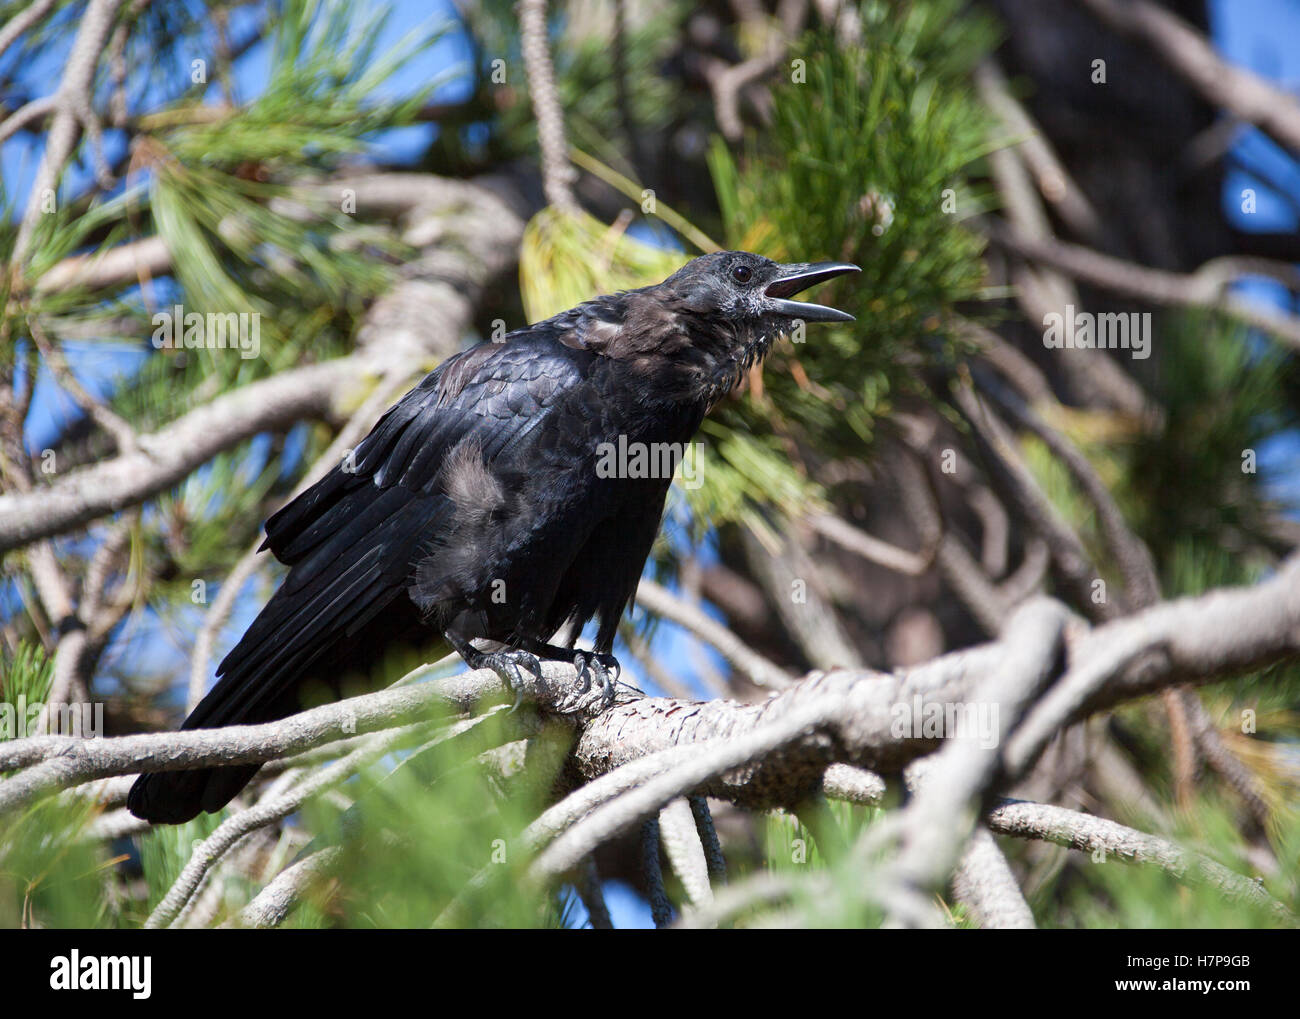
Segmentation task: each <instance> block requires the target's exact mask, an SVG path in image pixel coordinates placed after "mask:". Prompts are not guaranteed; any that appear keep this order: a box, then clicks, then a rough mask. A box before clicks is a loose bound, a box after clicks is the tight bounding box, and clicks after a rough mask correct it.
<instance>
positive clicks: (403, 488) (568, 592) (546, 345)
mask: <svg viewBox="0 0 1300 1019" xmlns="http://www.w3.org/2000/svg"><path fill="white" fill-rule="evenodd" d="M857 271H858V269H857V266H853V265H842V264H839V263H834V262H822V263H817V264H803V263H801V264H796V265H779V264H777V263H776V262H773V261H771V260H770V259H767V258H763V257H762V256H760V255H753V254H749V253H748V252H743V251H723V252H717V253H714V254H709V255H704V256H703V257H701V258H697V259H695V260H694V261H692V262H690V263H688V264H687V265H685V266H684V267H683V268H681V269H680V270H678V271H677V272H675V273H674V274H673V275H672V276H670V277H669V278H668V279H666V280H664V282H662V283H660V284H658V285H657V286H652V287H645V288H643V289H640V290H633V291H629V292H626V293H620V294H615V295H613V296H608V297H598V298H596V299H595V300H592V301H587V302H585V303H583V304H580V305H578V307H576V308H573V309H571V310H569V311H565V312H562V313H561V314H559V315H556V316H555V317H554V318H550V319H547V320H546V321H544V322H538V323H537V324H536V325H532V326H528V327H527V328H525V329H519V330H516V331H515V332H512V333H510V334H509V335H507V336H506V337H505V340H504V342H501V343H485V344H482V345H480V346H477V347H474V348H472V349H470V350H466V351H465V352H463V353H461V354H458V355H456V356H455V357H451V358H449V359H448V360H447V361H445V362H444V363H443V364H441V365H440V366H439V367H438V368H436V369H435V370H434V371H432V372H430V373H429V374H428V375H427V376H426V377H425V378H424V380H423V381H422V382H421V383H420V384H419V385H418V386H416V387H415V388H414V389H413V390H411V392H409V393H408V394H407V395H406V396H405V397H403V398H402V400H401V401H400V402H399V403H398V404H397V405H396V406H395V407H393V408H392V409H391V410H389V411H388V412H387V413H386V414H385V415H384V416H383V417H382V418H380V420H379V422H378V423H377V424H376V425H375V427H374V429H373V430H372V431H371V432H370V434H369V435H368V436H367V437H366V438H365V439H364V440H363V441H362V442H361V443H360V445H358V446H357V448H356V449H355V450H353V451H352V453H351V455H350V456H349V457H348V458H347V459H346V460H345V461H344V462H343V463H341V464H340V465H338V466H337V467H335V468H334V469H333V470H331V471H330V473H329V474H328V475H326V476H325V477H324V478H323V479H322V480H321V481H319V482H318V483H317V484H315V485H313V486H312V487H311V488H309V489H308V490H307V491H305V492H303V493H302V495H300V496H298V497H297V498H296V499H294V500H293V501H292V502H290V503H289V504H288V505H287V506H285V507H284V508H283V509H281V510H280V511H279V512H278V513H276V514H275V515H274V516H272V517H271V518H270V520H269V521H267V525H266V541H265V542H264V543H263V546H262V547H263V548H269V549H270V550H271V552H272V553H273V554H274V555H275V557H276V558H277V559H279V560H280V561H281V562H282V563H284V564H285V565H287V566H288V567H289V572H288V575H287V576H286V577H285V579H284V582H283V584H281V585H280V589H279V590H278V591H276V593H275V595H274V596H273V597H272V598H271V600H270V601H269V602H268V603H267V604H266V607H265V608H263V609H262V611H261V614H260V615H258V617H257V618H256V619H255V620H254V621H253V624H252V625H251V626H250V627H249V628H248V632H247V633H245V634H244V636H243V638H242V639H241V640H240V641H239V643H238V644H236V645H235V647H234V649H233V650H232V651H231V652H230V654H228V655H227V656H226V658H225V660H224V661H222V663H221V665H220V667H219V668H218V669H217V675H218V676H219V677H220V678H219V681H218V682H217V684H216V685H215V686H214V687H213V688H212V690H211V692H209V693H208V695H207V696H206V697H204V698H203V700H202V701H201V702H200V703H199V705H198V707H196V708H195V709H194V711H193V713H192V714H191V715H190V716H189V717H188V718H187V719H186V720H185V722H184V725H183V726H182V728H184V729H199V728H216V727H219V726H225V725H237V724H253V723H258V722H267V721H271V720H274V719H278V718H283V717H285V716H287V715H290V714H293V713H294V712H296V711H298V710H299V709H300V707H301V701H302V694H303V693H304V692H306V691H307V690H308V689H309V688H310V687H312V686H320V687H323V688H325V689H327V690H330V691H332V692H333V693H334V694H335V695H337V694H338V692H339V688H340V684H341V680H342V677H344V676H346V675H348V674H355V673H363V674H364V673H366V672H367V670H368V669H371V668H373V667H374V665H375V664H376V663H377V662H378V660H379V658H380V656H381V655H382V653H383V652H384V650H385V649H387V648H390V647H391V646H393V645H394V644H398V643H402V642H408V643H409V642H418V640H419V635H420V634H421V633H423V634H427V635H429V636H430V637H433V636H441V637H443V638H445V639H446V641H447V642H448V643H449V644H450V645H451V646H452V647H454V648H456V649H457V650H458V651H459V652H460V653H461V655H462V657H464V659H465V660H466V661H467V663H468V664H469V665H470V666H472V667H475V668H478V667H484V666H486V667H489V668H493V669H495V670H496V671H497V672H498V673H500V674H501V675H502V676H503V677H504V678H506V679H507V681H509V682H512V683H517V682H518V679H519V673H518V671H517V670H519V669H521V668H529V669H536V668H537V667H538V660H537V657H538V656H540V657H544V658H550V659H564V660H567V661H572V662H574V664H576V665H578V666H579V668H580V670H581V671H583V672H584V674H586V675H588V676H593V677H594V679H595V681H596V683H597V684H598V685H599V684H605V685H608V679H609V676H610V673H611V671H612V670H614V669H616V668H617V662H615V661H614V660H613V658H612V656H611V655H610V651H611V649H612V647H613V644H614V635H615V632H616V630H617V627H618V622H619V619H620V617H621V616H622V614H623V611H624V610H625V609H626V608H627V606H628V604H629V603H630V602H631V600H632V597H633V595H634V594H635V592H636V587H637V581H638V579H639V578H640V576H641V571H642V569H643V567H644V566H645V561H646V557H647V556H648V555H649V553H650V547H651V544H652V543H653V541H654V538H655V534H656V532H657V531H658V528H659V520H660V517H661V515H662V513H663V507H664V499H665V496H666V495H667V492H668V488H669V485H670V483H671V481H672V469H671V468H672V466H675V464H676V462H677V460H678V459H679V458H680V453H681V451H683V450H684V449H685V447H686V445H687V443H689V442H690V440H691V438H692V437H693V436H694V435H695V432H696V429H697V428H698V427H699V425H700V422H701V421H702V420H703V419H704V416H705V414H707V413H708V412H709V410H710V409H711V408H712V407H713V406H714V405H715V404H716V403H717V402H718V401H719V400H720V399H722V398H723V397H724V396H725V395H727V394H728V393H730V392H731V391H732V390H733V389H734V388H735V387H736V386H737V385H738V384H739V383H740V381H741V379H742V378H743V377H744V375H745V373H746V371H747V370H748V369H749V368H750V366H751V365H753V364H754V363H755V362H757V361H759V360H760V359H761V358H762V357H763V356H764V355H765V354H766V353H767V351H768V349H769V348H770V347H771V345H772V343H773V341H774V340H775V339H776V338H777V337H778V336H779V335H781V334H783V333H787V332H789V331H790V330H791V329H792V328H794V326H795V323H796V322H797V321H804V322H848V321H852V316H851V315H847V314H845V313H844V312H841V311H837V310H835V309H834V308H827V307H824V306H822V305H818V304H806V303H802V302H798V301H793V300H791V299H790V298H791V297H793V296H794V295H795V294H797V293H799V292H800V291H802V290H805V289H807V288H808V287H811V286H813V285H814V284H817V283H820V282H822V281H824V280H828V279H831V278H833V277H836V276H839V275H841V274H843V273H847V272H857ZM665 450H668V451H671V455H670V456H669V457H668V458H665V457H663V456H662V455H656V454H661V453H662V452H663V451H665ZM647 454H648V455H647ZM638 456H639V457H640V460H639V461H638V463H637V464H636V465H635V466H629V463H628V462H626V461H627V460H628V459H629V458H630V457H638ZM620 457H622V458H623V460H620V459H619V458H620ZM648 465H650V466H653V465H657V466H658V467H659V468H660V469H654V470H648V469H647V466H648ZM647 475H650V476H647ZM591 619H596V620H597V621H598V624H599V626H598V630H597V633H596V639H595V652H594V654H588V653H583V652H580V651H575V650H573V649H572V644H573V641H574V639H576V636H577V634H578V632H579V631H580V630H581V629H582V627H583V625H584V624H585V623H587V622H588V621H589V620H591ZM565 626H567V627H568V628H569V629H568V633H569V638H568V643H569V645H570V647H568V648H561V647H556V646H553V645H551V644H549V643H547V642H548V641H549V640H550V639H551V637H552V635H553V634H555V633H556V632H557V631H559V630H560V629H561V628H562V627H565ZM472 641H479V642H481V643H484V644H485V648H486V649H484V648H479V647H476V646H475V645H474V644H473V643H471V642H472ZM257 768H258V766H257V765H247V766H234V767H219V768H203V769H199V770H193V771H172V772H158V773H155V774H146V775H142V776H141V777H140V778H139V779H138V780H137V781H136V783H135V785H134V786H133V787H132V789H131V793H130V798H129V799H128V801H127V804H128V806H129V808H130V810H131V812H132V813H133V814H135V815H136V816H137V817H140V818H144V819H146V820H149V821H160V822H170V823H180V822H183V821H187V820H189V819H190V818H192V817H194V816H195V815H197V814H198V812H199V811H201V810H206V811H216V810H219V809H221V807H223V806H225V804H226V803H228V802H229V801H230V800H231V798H232V797H234V796H235V794H236V793H238V792H239V790H240V789H242V788H243V787H244V786H245V785H246V784H247V783H248V781H249V780H250V779H251V778H252V777H253V775H254V774H255V773H256V771H257Z"/></svg>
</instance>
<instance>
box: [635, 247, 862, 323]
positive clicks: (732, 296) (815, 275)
mask: <svg viewBox="0 0 1300 1019" xmlns="http://www.w3.org/2000/svg"><path fill="white" fill-rule="evenodd" d="M859 271H860V270H859V269H858V267H857V266H856V265H848V264H845V263H842V262H795V263H791V264H787V265H782V264H781V263H779V262H773V261H772V260H771V259H770V258H764V257H763V256H762V255H754V254H751V253H750V252H748V251H718V252H714V253H713V254H709V255H702V256H701V257H699V258H697V259H694V260H693V261H691V262H687V263H686V265H684V266H682V267H681V268H680V269H678V270H677V272H675V273H673V275H671V276H670V277H668V279H666V280H664V282H663V283H661V284H660V285H659V288H658V289H661V290H663V291H665V292H666V294H668V295H670V296H671V298H672V299H673V301H674V304H675V305H676V306H677V307H678V308H680V309H682V310H685V311H689V312H694V313H696V314H698V315H702V316H705V317H716V318H719V319H725V320H728V321H730V322H732V323H735V324H741V323H745V324H748V325H750V326H751V327H752V328H755V329H756V330H757V331H758V332H760V333H770V332H786V331H788V330H789V329H790V328H791V326H792V325H793V323H794V322H795V321H796V320H802V321H804V322H852V321H853V316H852V315H849V314H846V313H845V312H842V311H837V310H836V309H835V308H828V307H826V306H825V305H822V304H808V303H805V302H803V301H792V300H790V298H792V297H793V296H794V295H795V294H798V293H800V292H802V291H804V290H807V289H808V288H809V287H812V286H815V285H816V284H818V283H822V282H824V281H825V280H829V279H833V278H835V277H836V276H841V275H843V274H844V273H846V272H859Z"/></svg>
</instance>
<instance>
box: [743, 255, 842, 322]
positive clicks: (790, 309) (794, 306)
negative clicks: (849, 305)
mask: <svg viewBox="0 0 1300 1019" xmlns="http://www.w3.org/2000/svg"><path fill="white" fill-rule="evenodd" d="M861 271H862V270H861V269H859V268H858V267H857V266H856V265H849V264H848V263H847V262H799V263H797V264H794V265H783V266H781V268H780V275H779V276H777V278H776V279H775V280H773V281H772V282H771V283H769V284H768V285H767V289H766V290H764V291H763V293H764V295H766V296H767V297H770V298H773V300H772V302H771V303H772V304H773V305H775V307H774V308H773V309H772V310H773V311H775V312H777V313H779V314H782V315H790V316H793V317H794V318H801V319H803V320H804V321H805V322H852V321H853V316H852V315H850V314H848V313H847V312H843V311H839V310H837V309H835V308H828V307H826V305H824V304H807V303H805V302H803V301H791V300H787V298H790V297H793V296H794V295H795V294H798V293H800V292H802V291H804V290H807V289H808V288H809V287H815V286H816V285H817V284H818V283H824V282H826V281H827V280H829V279H834V278H835V277H836V276H843V275H844V274H845V273H846V272H861Z"/></svg>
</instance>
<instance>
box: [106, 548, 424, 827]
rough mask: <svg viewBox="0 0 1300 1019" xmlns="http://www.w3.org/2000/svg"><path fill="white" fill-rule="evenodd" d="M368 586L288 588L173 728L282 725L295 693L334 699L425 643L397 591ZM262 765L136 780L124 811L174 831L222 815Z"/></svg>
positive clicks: (374, 581)
mask: <svg viewBox="0 0 1300 1019" xmlns="http://www.w3.org/2000/svg"><path fill="white" fill-rule="evenodd" d="M359 572H360V573H362V574H366V573H369V572H370V571H365V570H361V571H359ZM358 579H359V578H358ZM366 579H367V580H368V583H362V584H359V585H349V584H343V585H340V584H339V583H338V578H337V577H334V578H332V581H331V583H329V584H328V585H322V587H327V590H322V591H314V590H312V587H313V585H310V584H309V585H306V586H305V587H296V586H295V588H294V589H293V590H289V588H290V582H286V584H285V586H284V587H282V588H281V589H280V590H279V591H277V592H276V594H275V596H274V597H272V599H271V600H270V602H268V603H267V605H266V607H265V608H264V609H263V610H262V612H261V614H260V615H259V616H258V617H257V619H256V620H254V622H253V625H252V626H251V627H249V630H248V632H247V633H246V634H244V636H243V638H242V639H241V640H240V642H239V643H238V644H237V645H235V648H234V649H233V650H232V651H231V652H230V654H229V655H227V656H226V658H225V660H224V661H223V662H222V663H221V666H220V667H219V668H218V670H217V674H218V676H219V677H220V679H219V680H218V682H217V684H216V685H215V686H214V687H213V688H212V689H211V690H210V691H209V692H208V695H207V696H206V697H204V698H203V700H201V701H200V702H199V704H198V706H197V707H196V708H195V709H194V711H193V712H191V713H190V716H189V717H188V718H187V719H185V722H184V724H183V725H182V726H181V728H182V729H183V730H185V729H216V728H220V727H222V726H227V725H256V724H259V723H261V722H271V721H275V720H276V719H280V718H285V717H287V716H289V715H292V714H294V713H295V712H297V711H300V710H301V709H302V707H303V704H302V695H303V694H304V692H306V691H307V690H308V689H309V688H312V687H314V686H319V687H321V688H322V690H321V692H324V693H329V692H332V693H333V694H334V695H335V696H337V695H338V694H339V693H340V691H341V687H342V685H343V684H344V682H345V681H346V680H347V679H348V677H355V676H360V677H363V678H364V677H369V676H370V675H371V674H372V673H373V671H374V670H375V669H376V668H377V667H378V666H379V664H380V663H381V662H382V661H383V659H384V658H385V657H387V656H388V655H391V654H392V653H393V652H394V649H395V647H396V646H399V645H401V644H407V643H418V640H419V636H418V635H419V634H421V633H422V632H423V633H428V635H429V636H433V634H432V633H429V632H428V631H427V628H424V627H422V625H421V623H420V617H419V613H418V612H417V610H416V609H415V606H414V605H413V604H412V603H411V601H410V599H409V598H407V597H406V595H405V592H404V591H402V589H401V588H400V587H398V586H396V585H394V584H392V583H391V581H388V580H387V579H386V578H380V577H376V576H373V575H371V576H369V577H367V578H366ZM291 580H292V578H291ZM340 588H342V590H341V589H340ZM260 767H261V765H259V764H242V765H230V766H223V767H216V768H198V769H195V770H193V771H161V772H154V773H152V774H146V775H141V776H140V777H139V778H138V779H137V780H136V783H135V785H133V786H132V787H131V792H130V794H129V795H128V797H127V801H126V805H127V809H129V810H130V811H131V813H132V814H134V815H135V816H136V817H139V818H141V819H143V820H146V821H152V822H155V823H163V824H181V823H183V822H185V821H188V820H190V819H191V818H193V817H195V816H196V815H197V814H198V813H199V811H208V812H209V813H211V812H215V811H218V810H220V809H221V808H222V807H224V806H225V805H226V804H227V803H229V802H230V801H231V800H232V799H233V798H234V797H235V795H236V794H237V793H238V792H239V791H240V790H241V789H243V788H244V786H246V785H248V783H249V782H250V781H251V780H252V778H253V776H254V775H256V774H257V770H258V768H260Z"/></svg>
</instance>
